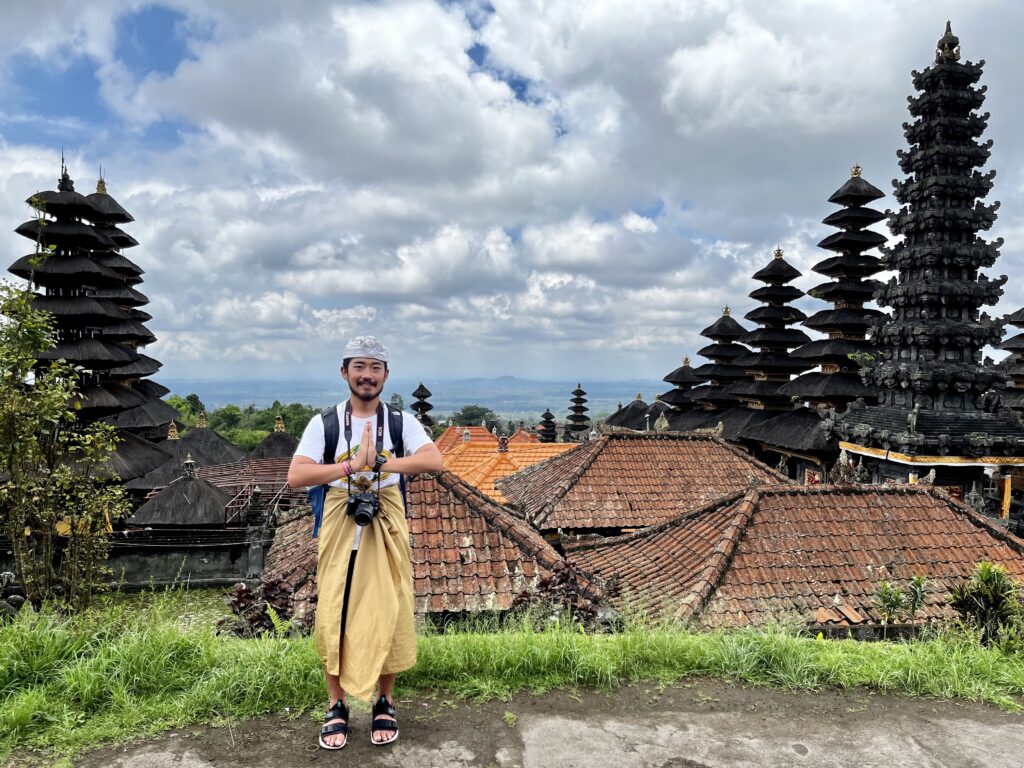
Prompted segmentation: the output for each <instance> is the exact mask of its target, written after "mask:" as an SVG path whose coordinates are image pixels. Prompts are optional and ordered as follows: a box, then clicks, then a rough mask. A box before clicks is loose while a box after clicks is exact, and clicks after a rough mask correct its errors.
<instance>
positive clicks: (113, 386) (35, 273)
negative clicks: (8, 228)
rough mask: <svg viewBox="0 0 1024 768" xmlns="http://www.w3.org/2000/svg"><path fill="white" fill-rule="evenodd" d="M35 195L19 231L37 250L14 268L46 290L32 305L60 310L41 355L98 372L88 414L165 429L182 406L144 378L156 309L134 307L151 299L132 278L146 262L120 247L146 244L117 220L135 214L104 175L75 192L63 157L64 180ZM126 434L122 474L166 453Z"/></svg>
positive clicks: (151, 366) (86, 388) (84, 385)
mask: <svg viewBox="0 0 1024 768" xmlns="http://www.w3.org/2000/svg"><path fill="white" fill-rule="evenodd" d="M27 202H28V203H29V205H30V206H32V207H33V208H34V209H35V210H36V211H37V212H38V215H37V217H36V218H34V219H32V220H30V221H27V222H25V223H24V224H22V225H21V226H19V227H18V228H17V229H16V230H15V231H16V232H18V233H19V234H21V235H23V236H25V237H27V238H29V239H30V240H32V241H34V242H35V244H36V252H35V253H33V254H31V255H29V256H25V257H23V258H21V259H18V260H17V261H15V262H14V264H12V265H11V266H10V268H9V271H10V272H11V273H12V274H14V275H17V276H18V277H21V278H23V279H25V280H27V281H28V282H29V283H30V285H31V286H32V287H33V288H35V289H37V290H38V291H39V293H37V294H36V296H35V298H34V300H33V305H34V306H35V307H36V308H38V309H43V310H46V311H48V312H51V313H52V314H53V315H54V318H55V319H56V325H57V345H56V346H55V347H54V348H53V349H51V350H49V351H47V352H46V353H44V354H43V355H41V356H40V361H46V360H55V359H59V358H63V359H65V360H67V361H69V362H71V363H74V364H76V365H80V366H82V367H83V368H85V369H87V370H89V371H91V372H92V373H89V374H86V376H85V377H84V378H83V380H82V382H81V393H80V404H81V410H80V418H81V419H82V420H83V421H85V422H88V421H93V420H97V419H106V420H109V421H111V422H112V423H114V424H116V425H117V426H119V427H122V428H127V429H130V430H131V431H133V432H137V433H139V434H140V435H142V436H147V435H152V434H153V430H154V429H158V428H159V427H163V428H164V429H166V427H167V425H168V424H169V423H171V421H173V420H174V419H176V418H177V416H178V413H177V411H175V410H174V409H173V408H171V407H170V406H168V405H167V404H166V403H164V402H163V401H162V400H160V399H159V397H155V396H153V395H152V394H151V393H149V392H147V391H145V390H143V389H141V388H137V387H136V386H135V385H136V384H138V383H139V380H140V378H141V377H142V376H146V375H149V373H152V372H154V371H155V370H156V369H157V368H158V367H159V363H157V362H156V361H155V360H152V359H151V358H147V357H146V356H145V355H142V354H140V353H139V352H138V350H137V347H138V346H140V345H145V344H148V343H150V342H152V341H155V337H154V336H153V334H152V333H150V332H149V330H148V329H147V328H146V327H145V326H144V325H143V324H142V323H143V322H144V321H145V320H146V319H149V316H148V315H146V313H144V312H140V311H138V310H136V309H135V308H136V307H139V306H142V305H144V304H146V303H148V301H149V300H148V299H147V298H146V297H145V296H144V295H143V294H142V293H140V292H139V291H138V290H136V289H135V288H133V287H132V285H136V284H138V283H139V282H141V277H140V275H141V274H142V270H141V269H139V268H138V267H137V266H136V265H135V264H133V263H132V262H130V261H129V260H128V259H126V258H124V257H123V256H121V255H120V253H118V251H119V250H120V249H121V248H126V247H130V246H134V245H137V244H138V243H137V242H136V241H135V239H134V238H133V237H131V236H130V235H128V234H127V233H125V232H123V231H121V230H120V229H118V228H117V226H116V225H117V224H123V223H126V222H129V221H131V220H132V218H131V215H130V214H128V213H127V211H125V210H124V209H123V208H122V207H121V206H120V205H119V204H118V203H117V201H116V200H114V199H113V198H112V197H110V195H108V194H107V193H106V185H105V183H104V182H103V180H102V179H101V180H100V182H99V184H98V185H97V193H96V194H93V195H89V196H88V197H86V196H84V195H81V194H80V193H78V192H76V191H75V185H74V182H73V181H72V179H71V177H70V175H69V174H68V171H67V168H66V167H64V166H63V163H62V167H61V175H60V179H59V181H58V184H57V190H55V191H45V192H39V193H37V194H35V195H33V196H32V197H30V198H29V199H28V201H27ZM136 312H138V314H137V315H136V314H134V313H136ZM121 438H122V439H121V448H119V449H118V452H117V454H115V456H114V457H113V459H112V460H111V468H112V469H113V468H114V467H115V466H116V473H117V474H118V475H119V476H120V477H121V478H122V479H130V478H133V477H138V476H141V475H142V474H144V473H146V472H148V471H150V470H152V469H154V468H155V467H156V466H157V465H159V464H160V463H162V461H164V460H166V458H167V455H166V454H165V453H164V452H163V451H160V450H159V449H156V448H154V449H153V450H152V451H150V450H145V449H144V448H143V447H142V446H141V445H139V444H138V441H135V440H131V439H128V437H127V436H126V435H125V433H124V432H123V429H122V432H121Z"/></svg>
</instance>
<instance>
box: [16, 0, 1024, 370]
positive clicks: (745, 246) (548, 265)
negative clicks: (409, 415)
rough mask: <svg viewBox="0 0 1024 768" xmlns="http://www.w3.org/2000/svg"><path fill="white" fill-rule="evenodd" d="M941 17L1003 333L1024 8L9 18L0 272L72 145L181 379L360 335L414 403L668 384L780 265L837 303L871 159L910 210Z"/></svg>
mask: <svg viewBox="0 0 1024 768" xmlns="http://www.w3.org/2000/svg"><path fill="white" fill-rule="evenodd" d="M947 18H950V19H952V21H953V30H954V32H956V33H957V34H958V35H959V36H960V38H961V42H962V49H963V55H964V58H966V59H970V60H972V61H977V60H978V59H982V58H983V59H985V61H986V62H987V65H986V70H985V75H984V78H983V83H984V84H985V85H987V86H988V89H989V90H988V98H987V101H986V104H985V109H986V110H988V111H990V112H991V119H990V121H989V129H988V131H987V133H986V134H985V136H986V138H991V139H992V140H993V142H994V146H993V150H992V159H991V161H990V164H989V167H990V168H996V169H997V170H998V176H997V179H996V187H995V190H994V192H993V194H992V196H991V199H995V200H1001V201H1002V208H1001V209H1000V212H999V221H998V222H997V225H996V228H995V229H994V230H993V233H992V234H993V235H994V236H1002V237H1004V238H1005V240H1006V244H1005V246H1004V248H1003V251H1002V257H1001V259H1000V261H999V262H998V263H997V265H996V268H995V269H994V270H992V272H994V273H996V274H1000V273H1006V274H1009V275H1010V276H1011V282H1010V283H1009V284H1008V285H1007V293H1006V296H1005V297H1004V301H1003V302H1002V303H1001V304H1000V305H999V306H998V307H997V308H996V310H995V312H994V313H997V314H1004V313H1006V312H1009V311H1012V310H1015V309H1017V308H1019V307H1020V306H1022V305H1024V278H1022V276H1021V267H1022V265H1024V241H1022V235H1024V142H1022V141H1021V140H1020V125H1021V121H1022V119H1024V97H1022V96H1021V90H1020V84H1019V73H1020V72H1022V71H1024V46H1021V44H1020V40H1019V31H1020V30H1021V29H1022V28H1024V4H1021V3H1017V2H1013V1H1012V0H1004V1H1003V2H984V1H977V2H972V3H963V2H946V1H945V0H942V1H937V0H928V1H927V2H917V1H912V0H899V1H898V2H897V1H896V0H893V1H892V2H877V1H875V0H856V2H809V1H806V0H805V1H790V0H779V1H778V2H773V3H764V2H759V1H756V0H755V1H752V2H742V1H741V0H705V1H703V2H691V1H689V0H673V1H671V2H669V1H662V0H623V2H606V1H605V0H588V2H576V1H574V0H566V1H565V2H544V1H543V0H534V1H533V2H530V1H529V0H524V1H523V2H514V1H512V0H509V1H506V0H491V2H487V0H479V1H469V2H463V3H460V2H432V1H431V0H394V1H391V0H387V1H383V2H372V3H371V2H367V3H358V2H348V3H333V2H313V1H312V0H307V1H306V2H302V3H282V2H278V1H276V0H274V1H266V2H262V1H256V0H222V1H220V2H217V3H209V2H205V1H202V0H166V1H165V2H157V3H151V2H142V1H141V0H136V1H124V2H102V3H99V2H95V3H82V2H80V1H79V0H53V1H52V2H49V3H47V4H45V5H38V4H35V3H24V2H21V3H4V8H3V24H2V26H0V221H2V222H6V224H4V225H2V226H0V230H2V231H3V232H6V234H0V259H3V260H5V261H4V263H9V262H10V261H13V260H14V259H15V258H17V257H18V256H21V255H24V253H25V252H27V251H26V248H25V245H26V243H27V241H25V240H23V239H22V238H20V237H19V236H17V235H15V234H14V233H13V232H12V231H11V230H13V229H14V227H16V226H17V225H18V224H19V223H21V222H22V221H24V220H25V219H26V218H28V216H27V214H28V209H27V207H26V206H25V204H24V200H25V198H26V197H28V196H29V195H30V194H32V193H34V192H35V191H37V190H42V189H52V188H53V187H54V186H55V183H56V177H57V175H58V173H59V168H60V152H61V149H62V148H63V151H64V153H65V155H66V157H67V162H68V166H69V168H70V171H71V173H72V176H73V177H74V178H75V179H76V182H77V188H78V189H79V191H84V192H90V191H92V190H93V189H94V185H95V181H96V177H97V174H98V169H99V167H100V166H102V168H103V172H104V175H105V176H106V179H107V182H108V187H109V191H110V192H111V194H113V195H114V196H115V197H116V198H117V199H118V200H119V201H120V202H121V203H122V204H123V205H124V206H125V207H127V208H128V209H129V210H130V211H131V212H132V213H133V214H134V216H135V218H136V221H135V222H134V223H133V224H130V225H128V226H126V229H127V230H128V231H129V232H131V234H132V235H134V236H135V237H136V238H137V239H138V240H139V241H140V243H141V246H140V247H138V248H136V249H133V250H132V251H130V252H129V253H128V255H129V256H130V257H131V258H132V259H134V260H135V261H136V262H137V263H139V264H140V265H141V266H142V267H144V269H145V270H146V275H145V279H146V281H145V283H144V284H143V286H141V287H142V289H143V291H144V292H145V293H146V294H147V295H148V296H150V298H151V300H152V304H151V305H150V306H149V307H148V308H147V309H148V310H150V311H151V313H152V314H153V316H154V319H153V321H152V322H151V323H150V324H149V325H150V327H151V329H152V330H153V331H154V332H155V333H156V335H157V336H158V337H159V341H158V342H157V343H156V344H154V345H152V346H151V347H150V348H149V349H148V350H147V351H148V353H149V354H151V355H153V356H154V357H157V358H158V359H160V360H162V361H163V362H164V364H165V367H164V371H163V376H164V377H165V378H183V377H202V378H232V377H234V378H278V379H295V378H300V377H304V376H308V377H313V378H319V379H326V378H330V377H331V372H332V371H333V369H334V365H335V364H336V363H335V361H336V358H337V357H338V351H339V350H340V348H341V346H342V345H343V343H344V340H345V339H346V338H348V337H349V336H351V335H353V334H356V333H374V334H377V335H379V336H381V337H382V338H383V339H385V341H386V343H388V344H389V346H391V347H392V349H393V353H394V356H395V358H396V373H397V372H398V371H401V374H402V375H408V376H418V377H420V378H423V379H425V380H430V379H437V378H444V377H463V376H498V375H502V374H512V375H519V376H524V377H529V378H574V379H575V378H582V379H584V380H586V379H587V378H591V379H598V378H599V379H618V378H634V377H650V378H660V377H661V376H662V375H664V374H665V373H666V372H668V371H669V370H671V369H672V368H674V367H675V366H676V365H678V362H679V360H680V359H681V358H682V356H683V355H684V354H688V353H689V354H692V353H693V352H694V351H695V350H696V349H697V348H699V347H700V346H701V345H702V343H703V342H702V340H701V339H700V337H699V336H698V332H699V331H700V329H701V328H703V327H705V326H706V325H708V324H710V323H711V322H712V321H714V319H715V318H716V317H718V316H719V315H720V313H721V307H722V305H723V304H725V303H728V304H730V305H731V306H733V307H734V308H735V309H736V310H737V313H738V314H742V313H743V312H746V311H748V310H749V309H752V308H753V306H754V305H755V304H754V302H753V301H752V300H750V299H748V298H747V293H749V292H750V291H751V290H753V289H754V288H755V287H757V286H756V285H755V284H753V283H752V281H751V280H750V279H749V275H750V274H752V273H753V272H754V271H755V270H756V269H758V268H759V267H761V266H763V265H764V264H765V263H767V261H768V260H769V259H770V258H771V253H772V250H773V249H774V248H775V246H776V245H780V246H782V248H783V249H784V250H785V252H786V257H787V258H788V259H789V260H790V261H791V263H793V264H794V265H795V266H797V267H798V268H799V269H801V270H802V271H804V273H805V276H804V278H802V279H801V281H800V282H799V283H798V285H799V286H800V287H802V288H804V289H806V288H808V287H810V286H812V285H815V284H817V283H818V282H821V278H820V276H815V275H814V274H813V273H810V271H809V267H810V266H811V265H812V264H814V263H815V262H816V261H817V260H819V259H821V258H823V255H824V252H823V251H821V250H820V249H817V248H816V247H815V244H816V243H817V242H818V241H819V240H820V239H821V238H823V237H824V236H825V235H827V234H829V232H830V231H831V230H829V229H828V228H827V227H824V226H823V225H821V224H820V223H819V222H820V220H821V219H822V218H823V217H824V216H826V215H827V214H829V213H830V212H831V211H832V210H833V209H834V207H833V206H832V205H830V204H829V203H827V202H826V200H827V198H828V196H829V195H830V194H831V193H832V192H833V191H834V190H835V189H836V188H838V187H839V186H840V185H841V184H842V183H843V182H844V181H845V180H846V179H847V178H848V177H849V169H850V166H851V165H853V164H854V163H855V162H859V163H860V164H861V165H862V166H863V167H864V175H865V178H867V179H868V180H869V181H871V182H872V183H874V184H875V185H876V186H878V187H879V188H880V189H882V190H883V191H886V192H887V193H891V183H890V180H891V179H893V178H894V177H896V176H898V175H899V174H900V171H899V169H898V166H897V164H896V150H897V149H899V148H902V147H904V146H905V141H904V139H903V136H902V128H901V124H902V123H903V122H904V121H905V120H907V119H909V116H908V113H907V111H906V97H907V95H908V94H909V93H910V92H911V90H912V85H911V82H910V71H911V70H912V69H915V68H916V69H923V68H924V67H926V66H927V65H928V64H929V63H930V62H931V61H932V60H933V56H934V48H935V42H936V40H937V39H938V38H939V37H940V36H941V34H942V31H943V27H944V24H945V21H946V19H947ZM879 205H880V206H881V207H883V208H884V207H891V206H894V205H895V201H894V200H893V198H892V197H891V196H889V197H887V198H886V199H885V200H882V201H880V203H879ZM1018 278H1019V279H1018ZM803 306H804V308H805V310H811V311H813V310H815V309H817V308H819V303H818V302H816V301H814V300H812V299H807V300H805V301H804V302H803ZM158 378H159V377H158Z"/></svg>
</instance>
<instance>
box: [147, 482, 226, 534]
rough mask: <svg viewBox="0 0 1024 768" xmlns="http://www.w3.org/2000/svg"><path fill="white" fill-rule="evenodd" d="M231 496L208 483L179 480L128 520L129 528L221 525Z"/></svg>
mask: <svg viewBox="0 0 1024 768" xmlns="http://www.w3.org/2000/svg"><path fill="white" fill-rule="evenodd" d="M229 501H231V497H230V496H228V494H227V492H226V491H224V490H223V489H221V488H218V487H217V486H216V485H214V484H213V483H211V482H210V481H209V480H204V479H202V478H201V477H180V478H179V479H177V480H175V481H174V482H172V483H171V484H170V485H168V486H167V487H166V488H164V489H163V490H162V491H160V493H158V494H157V495H156V496H154V497H153V498H152V499H150V500H149V501H147V502H146V503H145V504H143V505H142V506H141V507H139V508H138V510H136V512H135V514H134V515H132V516H131V517H130V518H128V521H127V522H128V524H129V525H137V526H146V527H161V526H165V527H169V528H192V527H199V526H219V525H224V523H225V520H226V519H227V517H226V514H225V510H226V509H227V505H228V502H229Z"/></svg>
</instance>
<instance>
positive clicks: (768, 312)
mask: <svg viewBox="0 0 1024 768" xmlns="http://www.w3.org/2000/svg"><path fill="white" fill-rule="evenodd" d="M743 316H744V317H746V319H749V321H751V322H752V323H759V324H762V325H769V326H771V325H774V326H788V325H792V324H794V323H799V322H800V321H802V319H804V318H805V317H807V315H806V314H804V313H803V312H802V311H800V310H799V309H797V307H795V306H791V305H788V304H786V305H785V306H775V305H774V304H767V305H765V306H759V307H758V308H757V309H752V310H751V311H749V312H748V313H746V314H744V315H743ZM754 333H757V331H755V332H754ZM748 338H750V334H746V336H743V337H742V338H741V339H740V341H741V342H743V343H744V344H750V343H751V342H749V341H746V339H748Z"/></svg>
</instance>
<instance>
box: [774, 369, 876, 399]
mask: <svg viewBox="0 0 1024 768" xmlns="http://www.w3.org/2000/svg"><path fill="white" fill-rule="evenodd" d="M875 392H876V390H875V389H873V388H872V387H869V386H868V385H866V384H865V383H864V382H863V381H861V378H860V374H859V373H855V372H853V371H837V372H836V373H816V372H814V371H811V372H810V373H805V374H803V375H801V376H797V377H796V378H795V379H793V380H791V381H787V382H786V383H784V384H783V385H782V386H781V387H779V394H780V395H791V396H793V397H799V398H800V399H802V400H821V401H823V402H832V403H849V402H851V401H853V400H856V399H857V398H858V397H863V398H864V400H865V401H866V402H869V403H870V402H873V401H874V399H875Z"/></svg>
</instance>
